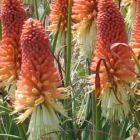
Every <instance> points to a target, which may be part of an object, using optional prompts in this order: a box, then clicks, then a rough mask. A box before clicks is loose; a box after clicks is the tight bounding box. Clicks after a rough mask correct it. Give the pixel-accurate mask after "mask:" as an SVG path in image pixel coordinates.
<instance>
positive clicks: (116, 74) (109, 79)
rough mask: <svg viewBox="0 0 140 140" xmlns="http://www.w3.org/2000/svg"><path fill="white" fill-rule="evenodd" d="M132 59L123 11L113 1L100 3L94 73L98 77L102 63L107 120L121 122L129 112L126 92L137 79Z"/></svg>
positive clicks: (102, 88) (102, 99) (101, 96)
mask: <svg viewBox="0 0 140 140" xmlns="http://www.w3.org/2000/svg"><path fill="white" fill-rule="evenodd" d="M130 58H131V51H130V48H129V47H128V45H127V35H126V32H125V25H124V20H123V17H122V16H121V14H120V12H119V9H118V8H117V6H116V4H115V3H114V2H113V1H112V0H108V1H106V0H99V5H98V17H97V37H96V50H95V54H94V56H93V60H92V64H91V70H92V71H93V72H95V73H96V76H97V74H98V73H97V69H98V68H97V65H99V61H101V60H102V62H101V64H100V69H99V77H100V78H99V79H100V92H101V95H100V98H101V104H102V109H103V112H102V114H103V116H105V117H106V118H107V119H111V120H115V121H116V120H121V119H122V118H123V117H126V116H127V114H128V112H129V106H128V97H127V96H128V95H127V93H126V91H127V88H128V84H129V83H130V82H132V81H133V80H134V79H135V75H134V64H133V62H132V61H131V59H130ZM96 78H97V77H96ZM91 81H92V83H93V82H95V79H94V78H93V77H92V78H91ZM96 82H98V81H96ZM96 84H97V83H96Z"/></svg>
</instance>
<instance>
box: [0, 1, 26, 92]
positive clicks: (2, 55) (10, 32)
mask: <svg viewBox="0 0 140 140" xmlns="http://www.w3.org/2000/svg"><path fill="white" fill-rule="evenodd" d="M1 6H2V8H1V22H2V27H3V28H2V29H3V34H2V42H1V47H0V81H1V86H2V88H5V87H8V86H9V85H12V84H13V83H14V82H15V80H16V78H17V75H18V72H19V69H20V60H21V54H20V44H19V39H20V34H21V30H22V25H23V22H24V20H25V18H26V13H25V11H24V9H23V7H22V4H21V1H20V0H3V1H2V5H1ZM12 87H14V88H15V84H13V86H12ZM11 90H13V88H11ZM10 93H11V92H10Z"/></svg>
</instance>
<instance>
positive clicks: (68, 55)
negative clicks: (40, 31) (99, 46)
mask: <svg viewBox="0 0 140 140" xmlns="http://www.w3.org/2000/svg"><path fill="white" fill-rule="evenodd" d="M71 15H72V0H69V1H68V24H67V43H66V46H67V47H66V67H65V70H66V71H65V86H66V87H67V86H69V84H70V81H71V78H70V74H71V53H72V52H71V51H72V49H71V46H72V44H71V40H72V30H71V25H72V19H71ZM69 102H70V99H68V100H66V101H65V106H67V105H68V104H69ZM68 109H69V111H68V115H69V116H71V117H72V119H73V114H72V103H71V104H70V106H69V108H68ZM66 128H68V129H73V130H74V125H73V121H69V122H68V123H67V124H66ZM66 139H67V140H76V134H75V132H74V131H72V132H71V133H69V134H68V135H67V136H66V138H65V140H66Z"/></svg>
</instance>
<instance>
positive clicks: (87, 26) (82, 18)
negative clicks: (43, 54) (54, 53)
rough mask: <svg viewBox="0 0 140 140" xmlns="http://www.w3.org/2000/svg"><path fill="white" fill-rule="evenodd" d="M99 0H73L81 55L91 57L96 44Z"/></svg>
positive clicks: (73, 15) (74, 22)
mask: <svg viewBox="0 0 140 140" xmlns="http://www.w3.org/2000/svg"><path fill="white" fill-rule="evenodd" d="M96 17H97V0H73V7H72V19H73V28H74V29H76V33H75V32H74V39H75V41H76V43H77V47H79V48H80V55H81V56H85V57H88V58H90V57H91V54H92V51H93V48H94V46H95V36H96V23H95V21H96Z"/></svg>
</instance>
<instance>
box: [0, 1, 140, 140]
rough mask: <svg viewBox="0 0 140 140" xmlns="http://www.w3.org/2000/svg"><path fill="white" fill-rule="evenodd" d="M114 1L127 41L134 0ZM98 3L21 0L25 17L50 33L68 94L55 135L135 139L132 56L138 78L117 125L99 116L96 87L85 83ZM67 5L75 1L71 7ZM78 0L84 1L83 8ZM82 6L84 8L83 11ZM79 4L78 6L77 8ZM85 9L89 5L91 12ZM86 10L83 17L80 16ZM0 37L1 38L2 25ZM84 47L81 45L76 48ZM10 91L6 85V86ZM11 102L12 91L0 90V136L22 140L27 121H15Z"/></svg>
mask: <svg viewBox="0 0 140 140" xmlns="http://www.w3.org/2000/svg"><path fill="white" fill-rule="evenodd" d="M114 1H115V2H116V5H117V6H118V8H120V11H121V13H122V15H123V17H124V19H125V25H126V26H125V27H126V31H127V33H128V39H129V42H130V41H131V30H132V25H133V22H134V19H135V16H136V1H135V0H114ZM60 2H62V3H60ZM52 3H53V4H52ZM97 3H98V0H97V1H96V2H95V0H87V1H85V0H23V4H24V8H25V10H26V13H27V17H28V18H33V19H38V20H39V21H40V22H41V23H42V24H43V26H44V28H45V29H46V32H47V33H48V34H49V40H50V46H51V50H52V53H53V55H54V57H55V59H56V62H57V63H58V68H59V71H61V72H60V73H61V78H62V82H63V84H64V86H65V87H67V88H68V90H69V94H70V97H69V99H65V100H63V101H62V104H63V105H64V107H65V109H66V110H67V112H68V117H65V116H63V115H60V114H59V117H60V119H61V123H60V125H61V127H62V129H60V131H59V137H60V139H61V140H125V139H128V140H139V139H140V138H139V130H140V109H139V104H140V97H139V71H138V70H139V62H137V59H136V64H138V65H137V67H138V68H136V69H138V70H136V72H137V71H138V72H137V80H136V82H133V83H132V84H131V87H130V86H129V87H130V88H129V92H131V94H130V99H129V105H130V113H129V114H128V115H127V117H126V118H125V119H123V120H121V121H118V122H117V125H116V124H113V123H111V121H110V120H108V119H106V118H104V117H102V116H101V114H102V110H101V105H100V101H99V98H98V97H97V96H95V87H94V86H91V84H90V80H89V75H91V74H93V73H94V72H91V70H90V63H91V55H92V54H93V52H91V51H92V50H94V47H95V43H96V42H95V41H96V40H95V36H96V16H97V15H96V14H97V13H96V12H98V10H97V7H96V5H97ZM55 4H56V5H55ZM72 4H74V9H73V8H72ZM82 4H84V6H83V7H82ZM53 6H54V7H53ZM57 6H58V7H59V10H58V9H57V8H58V7H57ZM85 6H87V7H88V8H87V9H86V10H87V11H86V12H85ZM56 7H57V8H56ZM79 7H80V8H81V9H80V10H79V11H78V10H77V9H78V8H79ZM55 8H56V9H55ZM90 8H91V9H92V8H93V9H92V10H91V11H90ZM52 9H53V10H54V11H53V12H52ZM80 12H81V13H80ZM73 13H74V14H73ZM86 14H87V15H88V16H85V15H86ZM92 14H93V15H92ZM52 24H53V25H52ZM83 25H84V26H83ZM63 26H64V27H63ZM62 27H63V28H62ZM82 29H84V30H82ZM82 31H83V32H82ZM83 35H85V36H83ZM0 38H2V25H1V24H0ZM83 38H84V39H85V40H83ZM78 39H79V40H78ZM88 39H89V40H88ZM91 39H93V40H92V41H93V42H92V41H91ZM76 40H78V41H76ZM90 41H91V42H90ZM82 43H83V44H82ZM119 43H120V42H119ZM130 44H131V43H130ZM83 46H84V48H83V49H81V47H83ZM88 47H89V48H90V49H88ZM92 47H93V48H92ZM89 50H90V51H89ZM81 51H82V52H81ZM134 60H135V59H134ZM93 89H94V90H93ZM9 90H10V88H8V89H7V91H9ZM134 93H136V94H134ZM11 104H12V99H11V96H9V95H7V94H6V93H3V91H1V93H0V140H16V139H17V140H18V139H19V140H27V139H28V133H27V130H28V125H29V120H28V119H27V120H26V121H25V122H23V123H19V124H17V123H16V120H15V118H17V116H18V114H14V115H13V114H12V112H13V108H12V107H11ZM52 133H56V132H52ZM45 135H48V134H45ZM38 140H43V139H41V138H39V139H38ZM54 140H55V139H54Z"/></svg>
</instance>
